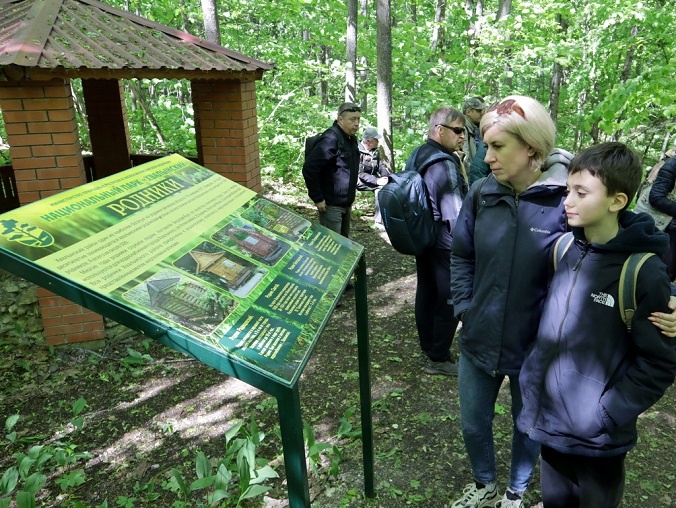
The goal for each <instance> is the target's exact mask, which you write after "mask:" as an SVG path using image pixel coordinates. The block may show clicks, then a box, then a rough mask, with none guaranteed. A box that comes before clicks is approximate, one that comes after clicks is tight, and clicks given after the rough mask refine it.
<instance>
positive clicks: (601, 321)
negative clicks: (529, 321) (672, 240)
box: [517, 143, 676, 508]
mask: <svg viewBox="0 0 676 508" xmlns="http://www.w3.org/2000/svg"><path fill="white" fill-rule="evenodd" d="M641 173H642V171H641V164H640V162H639V160H638V158H637V157H636V155H634V153H633V152H632V151H631V150H629V149H628V148H627V147H626V146H625V145H623V144H621V143H603V144H600V145H596V146H593V147H591V148H589V149H587V150H585V151H583V152H582V153H580V154H579V155H578V156H576V157H575V158H574V159H573V161H572V162H571V164H570V166H569V167H568V182H567V187H568V192H569V194H568V196H567V198H566V200H565V201H564V207H565V210H566V216H567V218H568V224H569V226H570V227H571V228H572V230H573V235H574V237H575V241H574V242H572V243H571V244H570V246H569V248H568V249H567V250H566V252H565V254H563V256H562V257H561V259H560V261H559V263H558V268H557V270H556V273H555V274H554V277H553V279H552V282H551V287H550V289H549V292H548V296H547V298H546V300H545V304H544V312H543V315H542V318H541V321H540V327H539V330H538V335H537V339H536V341H535V343H534V346H533V349H532V350H531V352H530V353H529V355H528V357H527V358H526V360H525V362H524V363H523V366H522V368H521V372H520V375H519V384H520V387H521V394H522V398H523V409H522V411H521V413H520V415H519V417H518V420H517V426H518V428H519V429H520V430H521V431H522V432H525V433H527V434H528V436H529V437H530V438H531V439H532V440H534V441H536V442H539V443H540V444H541V445H542V449H541V468H540V479H541V490H542V499H543V504H544V508H559V507H561V508H563V507H566V508H568V507H576V506H577V507H580V506H581V507H588V506H589V507H591V506H593V507H595V508H606V507H607V508H610V507H616V506H619V504H620V502H621V500H622V495H623V490H624V471H625V470H624V460H625V457H626V454H627V452H628V451H629V450H630V449H631V448H633V447H634V446H635V445H636V441H637V432H636V421H637V419H638V416H639V415H640V414H641V413H642V412H643V411H646V410H647V409H648V408H650V407H651V406H652V405H653V404H655V402H657V401H658V400H659V398H660V397H661V396H662V395H663V394H664V392H665V391H666V390H667V388H669V386H670V385H671V384H672V383H673V380H674V376H675V374H676V341H674V340H672V339H670V338H669V337H667V336H665V335H663V334H661V333H660V330H659V329H658V328H657V327H655V326H654V325H653V324H652V323H651V322H650V320H649V319H648V318H649V316H650V315H651V313H652V312H655V311H657V312H664V313H668V312H669V310H668V301H669V296H670V284H669V277H668V276H667V273H666V268H665V266H664V263H663V262H662V260H661V259H660V256H661V255H662V254H663V252H664V251H665V250H666V249H667V247H668V238H667V236H666V235H665V234H664V233H662V232H660V231H659V230H657V229H656V227H655V224H654V222H653V221H652V219H651V218H650V217H648V216H647V215H645V214H635V213H633V212H629V211H626V208H627V206H628V205H629V203H630V202H631V199H632V198H633V196H634V194H635V193H636V189H637V188H638V186H639V184H640V182H641ZM643 251H647V252H649V253H653V254H656V255H653V256H649V257H647V259H645V262H644V264H643V265H642V266H640V267H638V268H636V270H635V271H634V273H635V277H634V280H633V281H631V284H630V286H633V287H632V289H631V291H633V293H634V294H635V300H636V307H635V313H634V315H633V319H631V320H630V322H629V323H627V325H625V323H624V322H623V319H622V316H621V314H620V312H619V310H618V307H619V302H620V301H621V298H620V288H619V287H618V286H619V284H618V281H619V279H620V272H621V271H622V268H623V266H624V265H625V262H626V260H627V259H628V258H629V256H630V255H631V254H632V253H635V252H643Z"/></svg>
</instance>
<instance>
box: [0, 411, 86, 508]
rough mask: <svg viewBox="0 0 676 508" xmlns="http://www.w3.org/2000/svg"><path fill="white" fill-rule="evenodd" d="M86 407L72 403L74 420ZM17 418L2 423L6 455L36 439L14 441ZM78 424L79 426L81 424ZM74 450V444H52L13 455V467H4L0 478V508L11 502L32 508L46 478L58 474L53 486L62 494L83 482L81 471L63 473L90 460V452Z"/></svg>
mask: <svg viewBox="0 0 676 508" xmlns="http://www.w3.org/2000/svg"><path fill="white" fill-rule="evenodd" d="M86 404H87V403H86V401H84V399H79V400H78V401H76V402H75V403H74V404H73V413H74V415H75V416H76V419H77V415H78V414H79V413H80V412H81V411H82V409H83V408H84V407H85V406H86ZM19 419H20V417H19V415H12V416H10V417H9V418H7V419H6V420H5V431H6V434H5V439H6V442H5V443H4V448H5V450H6V452H9V451H11V449H12V448H13V447H15V446H17V445H21V446H23V445H24V444H25V443H29V442H32V441H35V440H37V439H32V438H21V439H18V438H17V436H18V434H17V431H16V430H15V427H16V424H17V423H18V422H19ZM78 423H80V426H81V422H78ZM74 425H75V424H74ZM80 426H78V425H75V427H76V428H80ZM75 449H76V446H75V445H72V444H69V443H65V442H63V441H55V442H53V443H50V444H47V445H33V446H31V447H30V448H29V449H28V451H27V453H24V452H21V451H17V452H15V453H14V454H13V455H12V457H13V458H14V464H15V465H12V466H10V467H9V468H7V469H6V470H5V471H4V473H3V475H2V478H1V479H0V508H9V506H11V503H12V501H14V502H15V505H16V507H17V508H34V507H35V500H36V495H37V494H38V492H40V490H41V489H42V488H43V487H44V486H45V484H46V482H47V477H48V475H49V476H52V475H54V474H55V473H56V474H57V475H58V474H60V473H61V476H59V477H57V478H56V480H55V483H56V484H57V485H59V487H60V488H61V490H62V491H66V490H68V489H69V488H71V487H76V486H78V485H81V484H82V483H84V481H85V473H84V470H82V469H77V470H73V471H68V472H66V471H65V467H66V466H70V465H71V464H75V463H76V462H77V461H78V460H80V459H88V458H91V455H90V454H89V453H86V452H75Z"/></svg>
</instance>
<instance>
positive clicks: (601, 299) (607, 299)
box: [591, 292, 615, 307]
mask: <svg viewBox="0 0 676 508" xmlns="http://www.w3.org/2000/svg"><path fill="white" fill-rule="evenodd" d="M591 297H592V300H594V303H600V304H603V305H607V306H608V307H615V298H613V297H612V296H611V295H609V294H608V293H601V292H598V293H592V294H591Z"/></svg>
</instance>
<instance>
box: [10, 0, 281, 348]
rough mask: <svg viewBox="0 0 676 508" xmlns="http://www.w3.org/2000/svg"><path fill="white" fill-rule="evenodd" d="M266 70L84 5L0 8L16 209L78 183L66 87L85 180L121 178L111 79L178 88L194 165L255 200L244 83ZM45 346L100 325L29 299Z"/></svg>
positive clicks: (120, 133)
mask: <svg viewBox="0 0 676 508" xmlns="http://www.w3.org/2000/svg"><path fill="white" fill-rule="evenodd" d="M272 67H273V66H272V64H269V63H266V62H262V61H259V60H255V59H253V58H249V57H247V56H245V55H242V54H239V53H236V52H233V51H230V50H227V49H225V48H223V47H221V46H218V45H215V44H212V43H209V42H207V41H204V40H201V39H199V38H197V37H194V36H192V35H190V34H188V33H185V32H181V31H179V30H176V29H173V28H170V27H167V26H164V25H160V24H158V23H155V22H152V21H149V20H147V19H143V18H141V17H138V16H135V15H133V14H130V13H128V12H125V11H121V10H119V9H115V8H113V7H110V6H108V5H106V4H103V3H100V2H97V1H95V0H0V110H1V111H2V115H3V118H4V122H5V129H6V132H7V142H8V144H9V146H10V155H11V158H12V167H13V175H14V182H15V185H16V191H17V197H18V203H19V204H21V205H24V204H27V203H31V202H33V201H37V200H39V199H41V198H43V197H46V196H49V195H52V194H55V193H58V192H61V191H63V190H66V189H71V188H73V187H77V186H78V185H82V184H84V183H86V181H87V176H86V172H85V165H84V162H83V156H82V151H81V146H80V140H79V136H78V126H77V122H76V116H75V106H74V100H73V97H72V94H71V80H72V79H81V80H82V88H83V92H84V101H85V108H86V111H87V118H88V121H89V135H90V139H91V145H92V152H93V167H94V175H95V177H96V178H102V177H105V176H108V175H111V174H114V173H117V172H119V171H123V170H125V169H128V168H130V167H132V165H133V161H132V154H131V153H130V151H131V149H130V139H129V129H128V125H127V117H126V109H125V104H124V95H123V88H122V81H121V80H123V79H134V78H137V79H142V78H160V79H174V78H179V79H187V80H189V81H190V85H191V91H192V102H193V108H194V120H195V135H196V144H197V162H198V164H200V165H202V166H204V167H206V168H208V169H210V170H212V171H214V172H217V173H220V174H222V175H223V176H225V177H227V178H229V179H231V180H233V181H236V182H238V183H241V184H242V185H245V186H246V187H248V188H250V189H253V190H256V191H258V190H260V188H261V180H260V163H259V153H258V125H257V111H256V87H255V82H256V81H257V80H260V79H261V78H262V76H263V72H264V71H266V70H269V69H271V68H272ZM38 295H39V299H40V309H41V313H42V320H43V325H44V334H45V339H46V341H47V344H63V343H72V342H79V341H87V340H97V339H102V338H103V337H104V333H105V330H104V324H103V319H102V317H101V316H100V315H98V314H95V313H92V312H90V311H88V310H86V309H83V308H82V307H80V306H78V305H75V304H74V303H72V302H70V301H68V300H66V299H64V298H62V297H59V296H57V295H54V294H53V293H50V292H49V291H47V290H45V289H42V288H39V290H38Z"/></svg>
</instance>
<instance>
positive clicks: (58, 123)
mask: <svg viewBox="0 0 676 508" xmlns="http://www.w3.org/2000/svg"><path fill="white" fill-rule="evenodd" d="M0 109H1V110H2V116H3V118H4V120H5V129H6V131H7V142H8V143H9V153H10V155H11V156H12V166H13V167H14V176H15V179H16V186H17V190H18V192H19V202H20V203H21V204H22V205H25V204H28V203H32V202H33V201H37V200H39V199H42V198H44V197H47V196H51V195H52V194H57V193H59V192H61V191H63V190H66V189H72V188H74V187H77V186H78V185H82V184H84V183H86V181H87V180H86V177H85V170H84V165H83V163H82V152H81V149H80V138H79V136H78V131H77V122H76V120H75V107H74V104H73V97H72V96H71V93H70V81H69V80H64V79H54V80H51V81H21V82H4V83H0ZM38 297H39V300H40V310H41V312H42V321H43V325H44V327H45V339H46V341H47V344H48V345H52V344H65V343H68V342H76V341H83V340H97V339H102V338H103V337H104V335H105V333H104V327H103V319H102V318H101V316H100V315H98V314H95V313H94V312H91V311H89V310H86V309H83V308H82V307H80V306H79V305H75V304H73V303H72V302H69V301H68V300H65V299H63V298H61V297H59V296H57V295H54V294H53V293H50V292H49V291H47V290H45V289H42V288H41V289H40V290H39V291H38ZM73 316H75V317H73Z"/></svg>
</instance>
